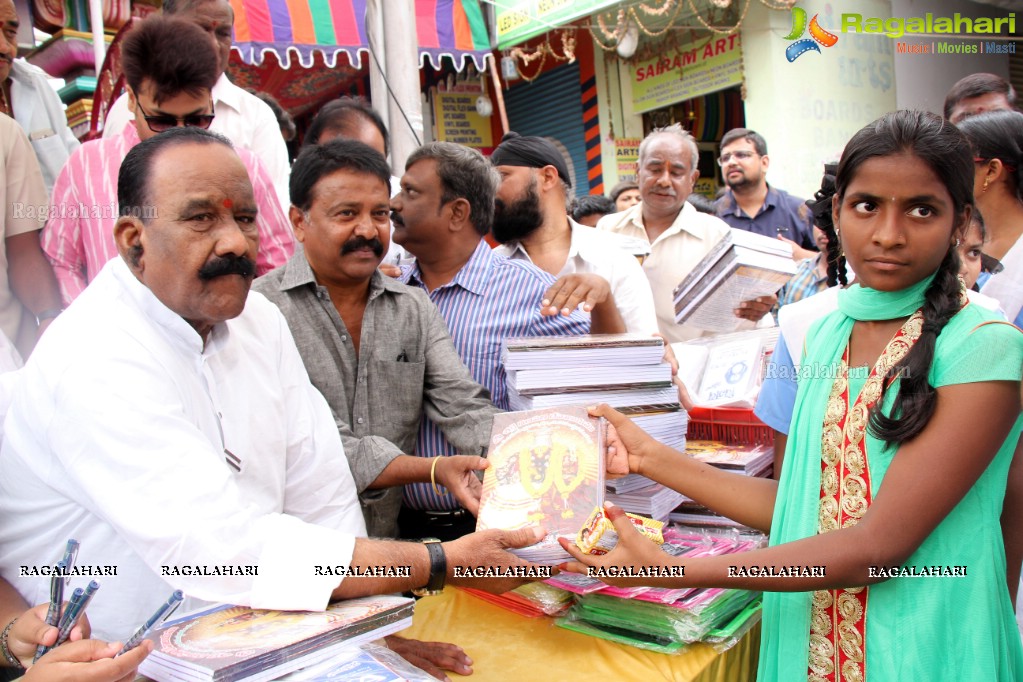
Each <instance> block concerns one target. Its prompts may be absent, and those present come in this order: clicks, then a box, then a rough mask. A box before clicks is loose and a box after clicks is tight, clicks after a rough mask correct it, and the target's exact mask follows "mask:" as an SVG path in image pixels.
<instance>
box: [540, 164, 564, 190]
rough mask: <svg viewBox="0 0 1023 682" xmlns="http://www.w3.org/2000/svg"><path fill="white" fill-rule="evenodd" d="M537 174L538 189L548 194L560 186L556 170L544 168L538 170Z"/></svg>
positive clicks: (549, 167) (559, 178)
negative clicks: (538, 179)
mask: <svg viewBox="0 0 1023 682" xmlns="http://www.w3.org/2000/svg"><path fill="white" fill-rule="evenodd" d="M537 172H538V173H539V176H540V188H541V189H542V190H543V191H545V192H548V191H550V190H552V189H554V188H555V187H557V186H559V185H560V184H561V176H560V175H558V169H557V168H555V167H554V166H544V167H543V168H538V169H537Z"/></svg>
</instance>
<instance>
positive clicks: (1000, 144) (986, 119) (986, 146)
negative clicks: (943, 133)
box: [958, 110, 1023, 203]
mask: <svg viewBox="0 0 1023 682" xmlns="http://www.w3.org/2000/svg"><path fill="white" fill-rule="evenodd" d="M958 125H959V130H961V131H963V135H966V139H967V140H969V141H970V145H971V146H972V148H973V155H974V156H975V157H977V158H979V159H983V160H984V161H990V160H991V159H998V160H999V161H1001V162H1002V165H1003V166H1004V167H1005V170H1006V172H1007V173H1008V174H1009V177H1010V179H1011V182H1010V186H1011V187H1012V188H1013V189H1014V190H1015V193H1016V200H1017V201H1019V202H1020V203H1023V173H1021V172H1020V169H1021V167H1023V166H1021V164H1023V114H1021V113H1020V112H1018V111H1004V110H1002V111H986V112H984V113H983V114H977V115H976V116H970V117H969V118H966V119H963V120H962V121H960V122H959V124H958Z"/></svg>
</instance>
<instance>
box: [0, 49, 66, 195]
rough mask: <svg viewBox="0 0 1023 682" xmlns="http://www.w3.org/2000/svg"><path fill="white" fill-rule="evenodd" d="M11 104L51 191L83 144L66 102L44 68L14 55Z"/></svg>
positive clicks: (47, 190) (48, 191)
mask: <svg viewBox="0 0 1023 682" xmlns="http://www.w3.org/2000/svg"><path fill="white" fill-rule="evenodd" d="M11 106H13V107H14V120H15V121H17V122H18V125H20V126H21V127H22V129H23V130H24V131H25V135H27V136H28V139H29V141H30V142H31V143H32V149H33V150H34V151H35V153H36V159H37V160H38V161H39V168H40V170H41V171H42V172H43V182H44V183H45V184H46V193H47V195H49V194H50V193H51V192H52V191H53V182H54V181H55V180H56V179H57V175H58V174H59V173H60V169H61V168H63V167H64V164H65V163H66V162H67V160H68V157H69V156H71V152H73V151H74V150H76V149H78V147H79V146H80V143H79V142H78V138H76V137H75V134H74V133H72V132H71V129H70V128H68V125H67V115H66V114H65V113H64V105H63V104H62V103H61V101H60V97H58V96H57V93H56V91H55V90H54V89H53V87H52V86H51V85H50V82H49V78H48V76H47V75H46V72H45V71H43V70H42V69H40V68H39V67H38V66H35V65H33V64H29V63H28V62H26V61H24V60H21V59H15V60H14V61H13V62H11Z"/></svg>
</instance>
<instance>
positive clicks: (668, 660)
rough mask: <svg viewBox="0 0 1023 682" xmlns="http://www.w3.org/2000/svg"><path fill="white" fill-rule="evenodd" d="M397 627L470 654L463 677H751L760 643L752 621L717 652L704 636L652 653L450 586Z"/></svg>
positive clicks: (554, 681)
mask: <svg viewBox="0 0 1023 682" xmlns="http://www.w3.org/2000/svg"><path fill="white" fill-rule="evenodd" d="M401 635H402V636H405V637H413V638H415V639H422V640H427V641H437V642H452V643H455V644H458V645H459V646H461V647H462V648H463V649H465V652H466V653H467V654H468V655H469V657H470V658H472V659H473V674H472V676H471V677H468V678H464V679H465V680H466V682H487V681H488V680H500V681H501V682H524V681H526V680H543V681H544V682H558V681H559V680H582V679H589V680H609V681H611V680H614V681H615V682H618V681H621V682H626V681H629V680H635V681H636V682H651V681H654V680H672V681H673V682H690V681H691V682H743V681H744V680H753V679H755V677H756V670H757V660H758V652H759V648H760V626H759V625H757V627H756V628H754V629H753V630H752V631H751V632H750V633H749V634H747V635H746V637H744V638H743V639H742V641H740V642H739V643H738V644H736V645H735V646H734V647H733V648H732V649H730V650H729V651H727V652H725V653H724V654H720V655H719V654H717V653H716V652H715V651H714V650H713V649H711V648H710V647H709V646H706V645H704V644H695V645H693V646H692V647H690V649H689V650H688V651H686V652H685V653H683V654H678V655H667V654H659V653H655V652H652V651H646V650H644V649H637V648H635V647H630V646H625V645H622V644H616V643H614V642H608V641H606V640H603V639H598V638H596V637H590V636H587V635H583V634H580V633H578V632H572V631H571V630H566V629H565V628H559V627H557V626H556V625H554V621H553V620H552V619H550V618H526V617H525V616H520V615H518V614H515V613H512V612H510V611H506V610H505V609H502V608H500V607H497V606H493V605H492V604H488V603H486V602H484V601H481V600H479V599H477V598H476V597H473V596H472V595H470V594H466V593H465V592H462V591H461V590H458V589H452V588H448V589H447V590H445V591H444V592H442V593H441V594H439V595H437V596H435V597H425V598H423V599H420V600H419V601H418V602H416V611H415V616H414V617H413V619H412V627H411V628H409V629H408V630H405V631H404V632H402V633H401ZM451 677H452V679H453V680H458V679H462V678H459V677H458V676H457V675H452V676H451Z"/></svg>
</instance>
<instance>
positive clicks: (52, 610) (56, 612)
mask: <svg viewBox="0 0 1023 682" xmlns="http://www.w3.org/2000/svg"><path fill="white" fill-rule="evenodd" d="M65 556H67V555H66V554H65ZM67 572H68V570H67V564H66V563H65V562H64V560H63V559H61V561H60V563H59V564H57V571H56V572H55V573H54V574H53V575H52V576H50V606H49V608H48V609H47V610H46V619H45V620H46V624H47V625H49V626H51V627H57V626H58V624H59V623H60V607H61V606H63V604H64V583H65V582H66V579H65V577H64V576H65V574H66V573H67ZM48 648H49V647H47V646H46V645H44V644H40V645H39V646H38V647H36V655H35V658H33V659H32V662H33V663H35V662H36V661H38V660H39V657H40V656H42V655H43V654H45V653H46V650H47V649H48Z"/></svg>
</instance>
